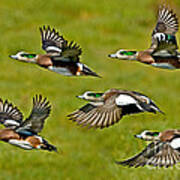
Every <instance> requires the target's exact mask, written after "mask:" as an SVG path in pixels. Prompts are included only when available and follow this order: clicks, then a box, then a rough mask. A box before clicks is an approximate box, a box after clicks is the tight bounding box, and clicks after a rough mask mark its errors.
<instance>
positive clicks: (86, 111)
mask: <svg viewBox="0 0 180 180" xmlns="http://www.w3.org/2000/svg"><path fill="white" fill-rule="evenodd" d="M114 101H115V98H113V99H110V100H108V101H106V103H103V104H96V103H88V104H86V105H85V106H83V107H81V108H80V109H78V110H77V111H75V112H73V113H71V114H70V115H68V117H69V119H70V120H72V121H75V122H77V124H78V125H82V126H88V127H89V128H91V127H94V128H105V127H109V126H111V125H113V124H115V123H117V122H118V121H119V120H120V119H121V117H122V116H121V115H122V109H121V108H118V106H117V105H116V104H115V102H114Z"/></svg>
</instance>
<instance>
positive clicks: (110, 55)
mask: <svg viewBox="0 0 180 180" xmlns="http://www.w3.org/2000/svg"><path fill="white" fill-rule="evenodd" d="M108 57H110V58H117V55H116V54H109V55H108Z"/></svg>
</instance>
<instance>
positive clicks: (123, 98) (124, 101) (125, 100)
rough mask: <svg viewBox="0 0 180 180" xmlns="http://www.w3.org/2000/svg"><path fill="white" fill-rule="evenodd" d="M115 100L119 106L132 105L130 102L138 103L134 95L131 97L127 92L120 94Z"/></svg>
mask: <svg viewBox="0 0 180 180" xmlns="http://www.w3.org/2000/svg"><path fill="white" fill-rule="evenodd" d="M115 102H116V104H117V105H119V106H126V105H130V104H137V101H136V100H135V99H134V98H133V97H131V96H129V95H126V94H121V95H119V96H118V97H117V98H116V99H115Z"/></svg>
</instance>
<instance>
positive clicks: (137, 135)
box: [134, 134, 142, 139]
mask: <svg viewBox="0 0 180 180" xmlns="http://www.w3.org/2000/svg"><path fill="white" fill-rule="evenodd" d="M134 137H135V138H139V139H142V136H141V135H140V134H135V135H134Z"/></svg>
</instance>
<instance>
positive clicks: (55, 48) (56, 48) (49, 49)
mask: <svg viewBox="0 0 180 180" xmlns="http://www.w3.org/2000/svg"><path fill="white" fill-rule="evenodd" d="M46 50H47V51H57V52H59V53H61V52H62V50H61V49H60V48H58V47H55V46H48V47H47V48H46Z"/></svg>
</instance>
